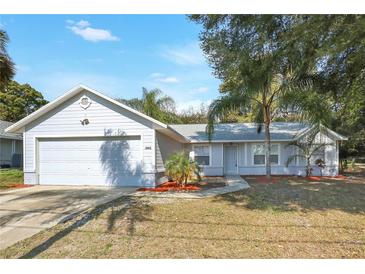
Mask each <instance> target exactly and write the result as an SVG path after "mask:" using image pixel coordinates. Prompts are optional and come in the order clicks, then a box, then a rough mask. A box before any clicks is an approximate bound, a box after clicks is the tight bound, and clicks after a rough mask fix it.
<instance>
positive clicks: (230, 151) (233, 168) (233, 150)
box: [223, 145, 237, 175]
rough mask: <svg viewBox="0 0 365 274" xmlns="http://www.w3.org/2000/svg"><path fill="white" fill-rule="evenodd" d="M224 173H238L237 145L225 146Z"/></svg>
mask: <svg viewBox="0 0 365 274" xmlns="http://www.w3.org/2000/svg"><path fill="white" fill-rule="evenodd" d="M223 158H224V174H225V175H233V174H237V146H236V145H230V146H224V157H223Z"/></svg>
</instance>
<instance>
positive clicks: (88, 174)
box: [37, 136, 142, 186]
mask: <svg viewBox="0 0 365 274" xmlns="http://www.w3.org/2000/svg"><path fill="white" fill-rule="evenodd" d="M141 152H142V151H141V137H140V136H128V137H127V136H118V137H111V136H108V137H67V138H39V139H38V155H37V156H38V160H37V162H38V176H39V181H38V182H39V184H47V185H72V184H75V185H109V186H110V185H116V186H118V185H123V186H124V185H129V184H132V183H133V182H134V181H135V179H134V178H133V177H135V175H136V174H139V173H140V169H141V154H142V153H141Z"/></svg>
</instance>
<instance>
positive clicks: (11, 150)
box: [0, 138, 23, 167]
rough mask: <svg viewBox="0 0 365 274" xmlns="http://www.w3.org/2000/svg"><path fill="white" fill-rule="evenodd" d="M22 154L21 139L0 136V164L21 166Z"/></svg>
mask: <svg viewBox="0 0 365 274" xmlns="http://www.w3.org/2000/svg"><path fill="white" fill-rule="evenodd" d="M22 154H23V141H21V140H13V139H7V138H0V165H3V164H6V165H10V166H12V167H21V166H22V165H23V160H22Z"/></svg>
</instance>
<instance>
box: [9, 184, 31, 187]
mask: <svg viewBox="0 0 365 274" xmlns="http://www.w3.org/2000/svg"><path fill="white" fill-rule="evenodd" d="M31 186H33V185H27V184H13V185H9V186H7V187H6V188H25V187H31Z"/></svg>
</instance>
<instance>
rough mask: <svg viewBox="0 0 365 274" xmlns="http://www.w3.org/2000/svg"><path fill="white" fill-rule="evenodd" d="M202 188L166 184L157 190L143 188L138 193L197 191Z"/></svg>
mask: <svg viewBox="0 0 365 274" xmlns="http://www.w3.org/2000/svg"><path fill="white" fill-rule="evenodd" d="M200 189H201V188H200V187H198V186H196V185H191V184H186V185H185V186H180V185H178V184H177V183H176V182H166V183H163V184H161V185H159V186H157V187H155V188H146V187H142V188H139V189H137V191H151V192H167V191H196V190H200Z"/></svg>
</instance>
